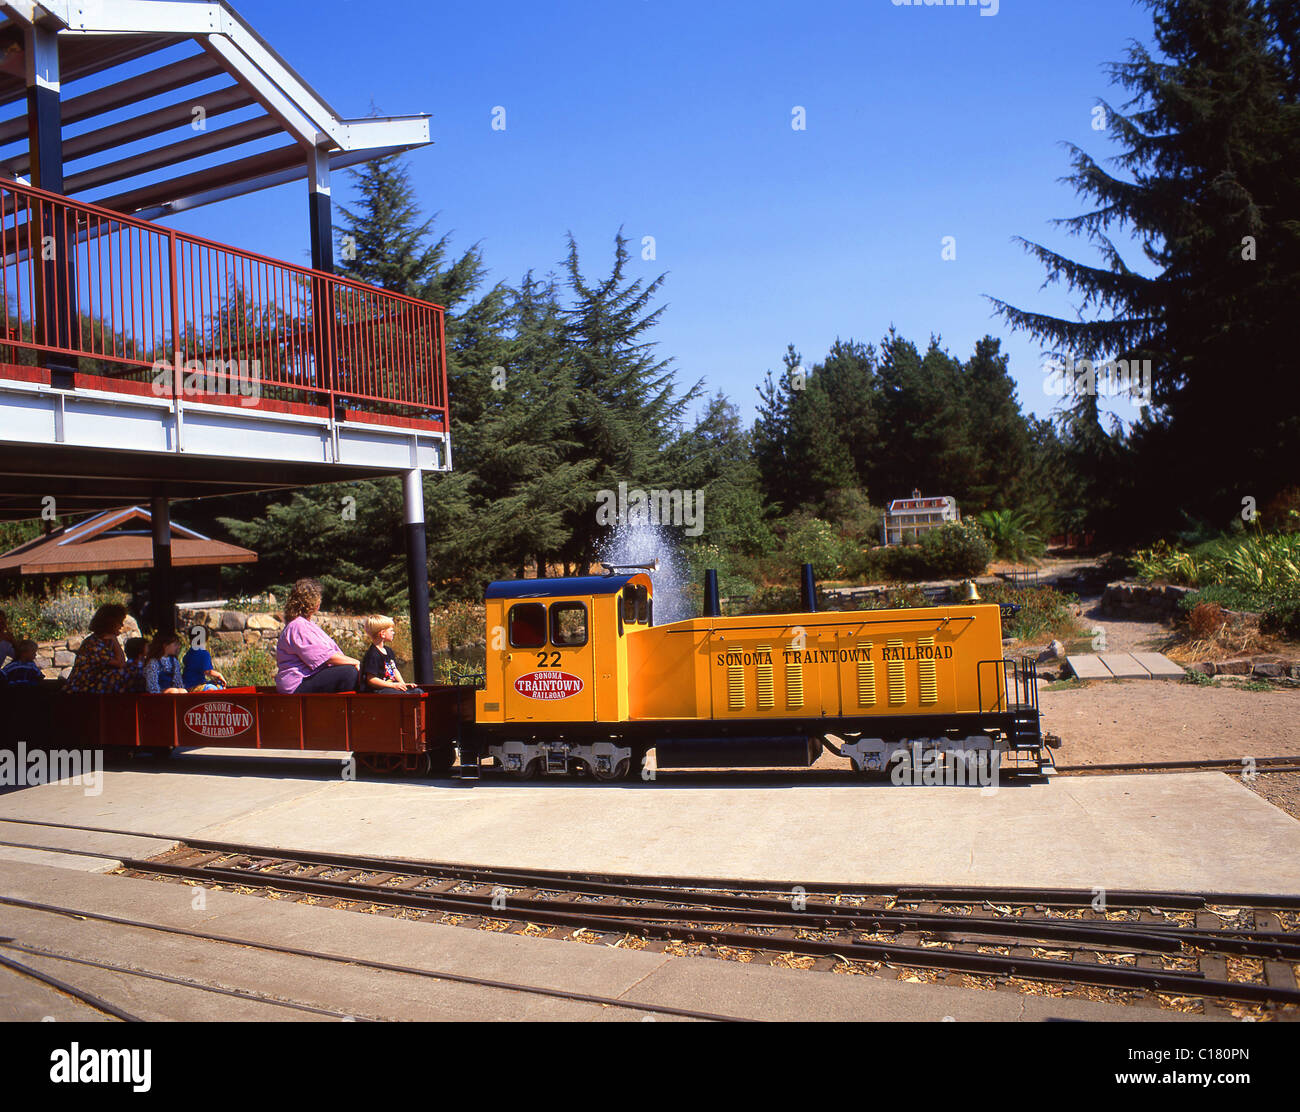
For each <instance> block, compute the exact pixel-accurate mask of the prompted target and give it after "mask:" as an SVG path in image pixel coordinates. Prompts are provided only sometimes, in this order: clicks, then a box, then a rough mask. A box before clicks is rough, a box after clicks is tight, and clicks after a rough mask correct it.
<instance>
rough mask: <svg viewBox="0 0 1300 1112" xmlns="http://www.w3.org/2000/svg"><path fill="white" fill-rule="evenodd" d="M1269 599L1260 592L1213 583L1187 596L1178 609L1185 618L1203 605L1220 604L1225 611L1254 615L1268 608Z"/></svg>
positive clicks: (1180, 602) (1183, 598)
mask: <svg viewBox="0 0 1300 1112" xmlns="http://www.w3.org/2000/svg"><path fill="white" fill-rule="evenodd" d="M1268 601H1269V600H1268V598H1267V596H1265V595H1262V594H1260V593H1259V592H1258V591H1243V590H1241V589H1240V588H1237V587H1225V586H1223V585H1222V584H1218V583H1212V584H1210V586H1208V587H1202V588H1201V589H1200V590H1198V591H1190V592H1188V593H1187V594H1185V595H1184V596H1183V597H1182V599H1181V600H1180V601H1179V603H1178V609H1179V610H1180V611H1181V613H1182V614H1183V615H1184V616H1187V615H1190V614H1191V612H1192V611H1193V610H1195V609H1196V607H1198V606H1200V605H1201V604H1202V603H1207V602H1213V603H1218V605H1219V606H1221V607H1222V608H1223V609H1224V610H1247V611H1251V612H1253V613H1259V612H1260V611H1262V610H1264V609H1266V608H1267V607H1268Z"/></svg>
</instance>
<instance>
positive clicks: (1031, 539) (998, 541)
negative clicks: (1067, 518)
mask: <svg viewBox="0 0 1300 1112" xmlns="http://www.w3.org/2000/svg"><path fill="white" fill-rule="evenodd" d="M977 520H978V521H979V524H980V527H981V528H982V529H983V530H984V534H985V536H986V537H987V538H988V541H989V547H990V548H991V549H992V551H993V557H994V559H997V560H1007V561H1009V562H1011V563H1015V564H1023V563H1027V562H1028V561H1030V560H1033V559H1034V558H1035V557H1038V556H1041V555H1042V554H1043V553H1044V552H1046V551H1047V545H1046V544H1045V543H1044V542H1043V538H1042V537H1040V536H1039V535H1038V534H1037V533H1035V532H1034V530H1033V525H1032V523H1031V522H1030V520H1029V515H1028V514H1025V513H1023V512H1021V511H1019V510H986V511H985V512H984V513H982V514H980V515H979V517H978V519H977Z"/></svg>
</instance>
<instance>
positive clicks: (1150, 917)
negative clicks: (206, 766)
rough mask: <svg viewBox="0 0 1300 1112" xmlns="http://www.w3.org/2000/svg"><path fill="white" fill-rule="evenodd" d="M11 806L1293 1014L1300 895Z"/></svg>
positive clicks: (555, 911) (287, 881) (281, 884)
mask: <svg viewBox="0 0 1300 1112" xmlns="http://www.w3.org/2000/svg"><path fill="white" fill-rule="evenodd" d="M6 821H11V822H15V823H20V824H26V825H32V826H48V827H55V828H64V829H74V830H86V831H93V832H100V833H111V834H125V835H131V836H134V837H140V838H147V839H152V840H159V841H167V842H174V843H176V844H175V845H174V846H173V847H172V848H171V849H169V850H168V851H166V852H165V853H163V854H162V855H160V856H158V857H154V858H147V859H146V858H131V857H126V858H123V857H122V856H121V855H112V857H113V860H116V861H119V862H120V863H121V864H120V869H119V872H120V873H122V874H123V875H127V876H133V877H137V878H150V879H157V880H160V881H172V882H191V883H193V882H197V883H200V884H203V885H205V886H210V887H214V888H217V887H227V888H234V889H240V890H244V891H249V892H264V893H272V892H274V893H278V894H286V895H288V896H290V897H296V898H297V899H300V900H304V899H305V900H309V901H311V902H315V901H318V900H329V901H331V902H332V904H333V905H334V906H343V907H350V908H357V909H364V910H369V911H375V910H390V911H393V912H395V913H398V914H402V915H411V914H414V915H415V916H417V917H425V916H439V917H443V918H444V919H446V918H450V919H451V921H454V922H457V923H459V924H461V925H468V926H483V925H486V924H493V925H495V924H500V923H502V922H508V923H515V924H519V925H521V926H523V925H526V924H535V925H538V926H544V927H549V928H552V929H555V928H564V929H566V930H568V931H570V932H572V934H573V935H575V936H576V935H585V936H586V937H587V938H588V940H590V939H592V938H593V937H595V938H602V939H605V940H606V941H609V942H610V943H611V944H613V943H616V942H618V941H620V940H628V939H639V940H641V942H642V943H643V944H658V945H659V947H660V948H662V946H663V945H671V944H674V943H692V944H704V945H707V946H712V947H726V948H730V949H732V950H734V951H738V952H748V953H750V954H756V953H762V954H777V955H797V956H803V957H811V958H812V959H814V962H815V963H816V964H817V966H818V967H820V968H831V967H834V966H836V965H837V964H839V963H843V964H844V965H845V966H848V967H851V968H855V969H857V968H859V967H863V966H865V967H867V969H869V970H875V969H878V968H879V967H880V966H881V965H886V964H887V965H890V966H901V967H906V968H909V969H919V970H930V971H938V972H941V973H944V974H947V973H961V974H970V975H975V976H986V977H989V976H991V977H995V978H998V979H1007V978H1015V979H1018V980H1024V981H1036V982H1046V983H1054V984H1072V985H1086V986H1091V987H1093V988H1099V989H1108V990H1124V991H1128V992H1134V993H1139V994H1159V995H1163V996H1174V997H1185V998H1189V999H1199V1000H1202V1001H1205V1002H1207V1004H1208V1003H1209V1002H1211V1001H1213V1002H1223V1003H1229V1002H1233V1003H1241V1004H1250V1005H1258V1006H1264V1007H1266V1008H1269V1009H1271V1010H1272V1012H1273V1014H1276V1015H1277V1016H1279V1017H1281V1018H1294V1017H1296V1016H1297V1015H1300V1010H1298V1007H1297V1006H1300V989H1297V980H1296V974H1297V972H1300V894H1272V893H1252V892H1204V893H1189V892H1158V891H1146V890H1125V889H1114V890H1107V891H1106V892H1105V893H1104V907H1103V908H1102V909H1097V908H1095V907H1094V902H1095V901H1096V900H1097V893H1096V892H1094V891H1091V890H1079V889H1057V888H1022V887H1010V888H1002V887H999V888H993V887H971V886H953V885H889V884H822V883H817V884H808V885H804V886H799V887H793V886H791V885H790V884H779V883H777V882H773V881H769V880H753V879H749V880H744V879H735V878H719V877H669V876H626V875H619V874H607V873H597V872H572V871H560V870H546V869H531V868H498V867H487V866H477V865H467V864H457V863H446V862H421V861H412V860H406V859H402V858H394V857H383V856H370V855H355V854H339V853H319V852H313V851H305V850H291V849H286V848H283V847H271V846H258V845H248V844H243V843H233V842H219V841H211V840H206V839H200V838H175V837H172V836H169V835H160V834H154V833H144V832H140V831H125V830H114V829H111V828H99V827H85V826H78V825H74V824H61V823H46V822H40V821H37V820H6ZM9 844H14V845H19V844H22V843H9ZM66 852H69V853H82V852H85V851H82V850H77V849H68V850H66ZM100 856H105V857H108V856H110V855H108V854H101V855H100ZM498 929H499V928H498ZM1243 978H1245V979H1243Z"/></svg>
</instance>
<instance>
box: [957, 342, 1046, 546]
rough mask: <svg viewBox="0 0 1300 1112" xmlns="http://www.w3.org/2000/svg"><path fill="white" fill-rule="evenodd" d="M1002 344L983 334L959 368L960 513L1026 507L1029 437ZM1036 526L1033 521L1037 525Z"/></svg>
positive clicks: (1028, 430)
mask: <svg viewBox="0 0 1300 1112" xmlns="http://www.w3.org/2000/svg"><path fill="white" fill-rule="evenodd" d="M1001 346H1002V345H1001V341H999V340H995V339H994V338H993V337H992V336H985V337H984V338H983V339H982V340H980V341H979V342H978V343H976V345H975V353H974V354H973V355H972V356H971V357H970V359H969V360H967V361H966V364H965V366H964V367H963V368H962V379H963V383H962V386H963V390H962V393H963V405H962V409H963V413H964V418H965V419H964V426H965V430H966V435H967V441H968V444H969V446H970V449H971V450H970V451H969V453H968V459H969V463H968V466H967V469H966V471H965V474H964V475H962V476H960V478H959V480H955V481H959V482H960V486H961V491H962V498H963V503H962V511H963V513H971V514H976V513H980V512H982V511H983V510H990V509H1006V508H1024V509H1027V507H1026V506H1025V502H1026V499H1027V497H1028V495H1029V493H1030V491H1029V490H1028V489H1027V482H1028V471H1027V469H1028V467H1029V462H1030V451H1031V437H1030V429H1029V425H1028V423H1027V422H1026V420H1025V417H1024V415H1023V414H1022V413H1021V412H1020V404H1019V402H1018V401H1017V400H1016V384H1015V381H1014V380H1013V379H1012V377H1011V375H1010V373H1009V372H1008V370H1007V364H1008V362H1009V360H1008V357H1007V356H1006V355H1004V354H1003V353H1002V351H1001ZM1035 524H1037V522H1035Z"/></svg>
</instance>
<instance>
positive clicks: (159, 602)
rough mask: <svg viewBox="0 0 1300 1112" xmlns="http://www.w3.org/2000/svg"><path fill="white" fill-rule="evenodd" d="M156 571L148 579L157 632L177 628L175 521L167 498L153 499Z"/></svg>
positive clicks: (153, 570)
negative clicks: (173, 574)
mask: <svg viewBox="0 0 1300 1112" xmlns="http://www.w3.org/2000/svg"><path fill="white" fill-rule="evenodd" d="M150 512H151V514H152V517H153V569H152V571H151V572H150V575H149V619H150V624H151V625H152V626H153V629H154V632H155V633H157V632H160V631H162V630H168V629H174V628H175V626H176V595H175V591H174V590H173V587H172V519H171V507H170V505H169V504H168V502H167V498H166V496H165V495H157V496H155V497H154V499H153V502H152V504H151V506H150Z"/></svg>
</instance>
